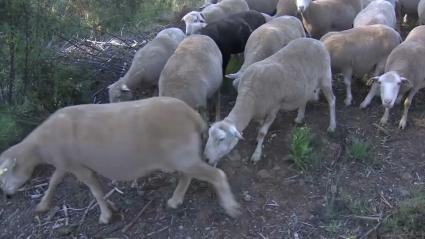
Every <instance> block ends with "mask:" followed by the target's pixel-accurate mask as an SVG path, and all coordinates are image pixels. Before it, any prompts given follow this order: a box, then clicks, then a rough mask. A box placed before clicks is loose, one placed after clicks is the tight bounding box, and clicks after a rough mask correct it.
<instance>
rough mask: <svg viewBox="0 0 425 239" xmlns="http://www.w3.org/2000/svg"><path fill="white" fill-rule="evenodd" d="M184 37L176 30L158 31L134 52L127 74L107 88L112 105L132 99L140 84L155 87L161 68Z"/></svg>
mask: <svg viewBox="0 0 425 239" xmlns="http://www.w3.org/2000/svg"><path fill="white" fill-rule="evenodd" d="M184 37H185V34H184V33H183V31H182V30H180V29H178V28H167V29H164V30H162V31H160V32H159V33H158V34H157V35H156V37H155V38H154V39H153V40H152V41H150V42H149V43H148V44H146V46H144V47H143V48H141V49H139V50H138V51H137V52H136V55H135V56H134V58H133V62H132V63H131V66H130V69H129V70H128V71H127V73H126V74H125V75H124V76H123V77H121V78H120V79H119V80H118V81H116V82H115V83H113V84H111V85H109V86H108V93H109V101H110V102H111V103H112V102H120V101H128V100H132V99H134V95H135V92H136V91H137V89H139V88H140V85H141V83H142V82H143V83H147V84H149V85H152V86H156V85H157V84H158V79H159V75H160V74H161V71H162V68H164V65H165V63H166V62H167V60H168V58H170V56H171V55H172V54H173V53H174V50H176V48H177V45H178V44H179V43H180V42H181V41H182V40H183V39H184Z"/></svg>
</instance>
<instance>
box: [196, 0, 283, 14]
mask: <svg viewBox="0 0 425 239" xmlns="http://www.w3.org/2000/svg"><path fill="white" fill-rule="evenodd" d="M221 1H223V0H205V4H204V5H203V6H202V8H204V7H206V6H209V5H211V4H216V3H217V2H221ZM277 2H278V0H246V3H247V4H248V7H249V9H251V10H255V11H258V12H262V13H266V14H268V15H273V14H274V13H275V12H276V5H277Z"/></svg>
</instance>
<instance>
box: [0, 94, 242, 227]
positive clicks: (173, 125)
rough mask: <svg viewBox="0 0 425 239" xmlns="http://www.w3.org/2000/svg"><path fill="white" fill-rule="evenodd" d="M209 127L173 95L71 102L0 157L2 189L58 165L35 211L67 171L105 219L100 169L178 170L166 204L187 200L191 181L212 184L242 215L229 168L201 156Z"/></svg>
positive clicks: (45, 205) (116, 175)
mask: <svg viewBox="0 0 425 239" xmlns="http://www.w3.org/2000/svg"><path fill="white" fill-rule="evenodd" d="M204 130H206V124H205V123H204V121H203V120H202V119H201V117H200V116H199V114H198V113H196V112H195V111H194V110H193V109H191V108H190V107H189V106H187V105H186V104H185V103H184V102H182V101H180V100H178V99H174V98H168V97H153V98H149V99H145V100H138V101H129V102H122V103H113V104H91V105H77V106H71V107H66V108H63V109H60V110H58V111H57V112H55V113H54V114H53V115H51V116H50V117H49V118H48V119H47V120H46V121H45V122H43V123H42V124H41V125H40V126H39V127H37V128H36V129H35V130H34V131H33V132H32V133H31V134H30V135H29V136H27V137H26V138H25V139H24V140H23V141H22V142H20V143H18V144H16V145H15V146H12V147H11V148H9V149H7V150H6V151H5V152H3V153H2V154H1V155H0V184H1V185H0V186H1V189H2V190H3V192H4V193H5V194H6V195H12V194H14V193H16V191H17V190H18V189H19V188H20V187H21V186H22V185H23V184H24V183H25V182H26V181H28V180H29V178H30V177H31V174H32V172H33V170H34V168H35V167H36V166H37V165H39V164H50V165H53V166H54V167H55V168H56V170H55V171H54V173H53V175H52V177H51V179H50V185H49V188H48V189H47V191H46V192H45V194H44V196H43V198H42V199H41V201H40V203H39V204H38V205H37V207H36V211H37V212H44V211H47V210H48V209H49V208H50V206H51V202H52V199H53V194H54V191H55V190H56V187H57V186H58V184H59V183H60V182H61V181H62V180H63V178H64V177H65V175H66V174H67V173H72V174H73V175H75V176H76V177H77V178H78V179H79V180H80V181H82V182H83V183H85V184H86V185H87V186H88V187H89V188H90V191H91V192H92V194H93V196H94V197H95V198H96V200H97V203H98V204H99V207H100V211H101V214H100V218H99V222H100V223H109V222H110V220H111V216H112V212H111V210H110V209H109V207H108V203H107V202H106V200H105V199H104V198H103V196H104V193H103V191H102V189H101V185H100V183H99V181H98V179H97V176H96V175H95V173H98V174H100V175H102V176H105V177H107V178H110V179H114V180H133V179H135V178H139V177H143V176H146V175H148V174H149V173H150V172H152V171H155V170H164V171H168V172H170V171H171V172H172V171H177V172H180V173H181V174H180V179H179V182H178V185H177V187H176V189H175V191H174V193H173V196H172V197H171V198H170V199H169V200H168V202H167V205H168V206H169V207H172V208H176V207H177V206H179V205H180V204H181V203H182V202H183V197H184V195H185V193H186V190H187V189H188V186H189V184H190V181H191V178H197V179H200V180H204V181H207V182H209V183H211V184H212V185H214V187H215V189H216V191H217V194H218V197H219V201H220V204H221V205H222V207H223V208H224V209H225V210H226V213H227V214H229V215H230V216H236V215H238V203H237V202H236V201H235V200H234V198H233V194H232V192H231V189H230V186H229V184H228V182H227V178H226V175H225V173H224V172H223V171H222V170H220V169H217V168H213V167H211V166H209V165H208V164H206V163H205V162H204V161H202V160H201V155H202V152H201V151H202V142H201V133H202V132H203V131H204Z"/></svg>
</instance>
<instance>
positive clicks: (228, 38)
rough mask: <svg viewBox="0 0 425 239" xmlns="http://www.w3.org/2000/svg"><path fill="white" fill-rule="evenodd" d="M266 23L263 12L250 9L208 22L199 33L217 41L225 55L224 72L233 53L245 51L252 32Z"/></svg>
mask: <svg viewBox="0 0 425 239" xmlns="http://www.w3.org/2000/svg"><path fill="white" fill-rule="evenodd" d="M264 23H266V18H265V17H264V15H263V14H261V13H259V12H257V11H252V10H250V11H246V12H241V13H236V14H232V15H230V16H228V17H226V18H224V19H222V20H220V21H215V22H213V23H211V24H208V25H207V26H206V27H205V28H203V29H201V30H200V31H199V32H197V33H198V34H202V35H206V36H209V37H211V38H212V39H213V40H214V41H215V43H216V44H217V46H218V48H219V49H220V51H221V54H222V56H223V73H224V72H225V70H226V67H227V64H228V63H229V60H230V56H231V54H236V53H241V52H243V51H244V49H245V45H246V42H247V40H248V38H249V36H250V35H251V33H252V32H253V31H254V30H255V29H257V28H258V27H259V26H261V25H263V24H264Z"/></svg>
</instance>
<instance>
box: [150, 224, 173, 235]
mask: <svg viewBox="0 0 425 239" xmlns="http://www.w3.org/2000/svg"><path fill="white" fill-rule="evenodd" d="M168 227H169V226H165V227H163V228H161V229H159V230H157V231H154V232H149V233H148V234H147V235H146V236H147V237H150V236H152V235H154V234H157V233H160V232H162V231H165V230H167V229H168Z"/></svg>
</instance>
